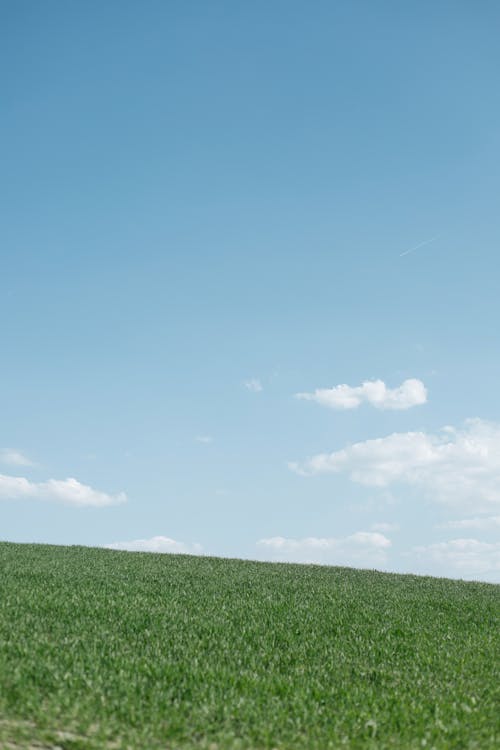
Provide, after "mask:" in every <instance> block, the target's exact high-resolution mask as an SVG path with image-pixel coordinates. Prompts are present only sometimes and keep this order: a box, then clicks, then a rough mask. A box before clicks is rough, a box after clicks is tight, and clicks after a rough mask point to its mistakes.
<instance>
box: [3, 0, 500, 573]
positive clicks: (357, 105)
mask: <svg viewBox="0 0 500 750" xmlns="http://www.w3.org/2000/svg"><path fill="white" fill-rule="evenodd" d="M499 34H500V8H499V5H498V3H496V2H488V1H487V0H485V2H481V3H470V2H461V1H458V2H456V1H453V2H452V1H451V0H450V1H449V2H446V1H443V2H430V1H429V2H427V1H426V0H424V2H419V3H413V4H408V3H398V2H395V1H391V2H389V1H387V0H381V2H377V3H373V2H368V1H365V2H363V1H356V2H350V1H349V2H347V1H346V2H335V3H333V2H321V1H318V2H313V3H309V2H293V1H292V2H290V1H287V2H278V1H274V0H271V2H259V1H257V2H252V3H242V2H239V3H238V2H236V3H235V2H217V1H216V2H210V3H207V2H190V1H188V2H174V1H172V2H159V1H158V2H156V1H153V0H146V1H145V2H140V3H139V2H124V1H122V0H120V2H118V1H113V0H109V1H108V2H104V3H103V2H93V1H91V2H71V3H68V2H61V1H56V0H51V1H50V2H46V3H40V2H34V1H33V2H25V1H23V0H19V1H16V2H12V1H8V0H6V1H4V2H2V3H0V70H1V73H0V83H1V102H2V114H1V118H0V135H1V138H0V163H1V181H0V190H1V196H0V198H1V200H0V212H1V216H0V261H1V263H0V325H1V336H0V356H1V368H0V384H1V387H0V407H1V408H0V414H1V421H0V460H1V462H2V463H1V464H0V538H1V539H4V540H10V541H38V542H50V543H57V544H87V545H110V544H117V543H118V544H119V545H120V546H128V547H130V548H144V549H162V550H166V551H194V552H199V551H202V552H203V553H206V554H217V555H230V556H236V557H248V558H259V559H283V560H297V561H318V562H325V563H332V564H348V565H359V566H368V567H377V568H380V569H385V570H397V571H412V572H418V573H432V574H435V575H448V576H454V577H465V578H480V579H484V580H496V581H498V580H500V541H499V539H500V399H499V392H500V387H499V383H500V349H499V346H498V342H499V334H498V330H499V324H500V303H499V295H500V262H499V244H500V219H499V216H500V214H499V189H500V169H499V167H500V163H499V162H500V158H499V156H500V128H499V122H500V87H499V85H498V80H499V75H500V46H499V44H498V39H499ZM408 251H410V252H408ZM407 380H411V381H420V385H417V386H416V388H417V391H418V389H419V388H420V391H418V392H419V393H420V397H417V396H415V393H417V391H415V393H414V392H413V390H411V388H412V386H411V384H410V386H407V385H404V383H405V381H407ZM372 381H383V384H385V390H384V387H383V385H381V384H378V385H377V384H375V386H373V383H372ZM366 382H368V383H369V385H368V386H366V387H363V386H362V384H363V383H366ZM340 385H345V386H348V388H344V389H340V390H339V389H337V386H340ZM422 388H423V391H422ZM350 389H358V390H350ZM377 389H378V390H377ZM394 389H400V390H399V391H394ZM372 391H373V393H372ZM375 391H376V393H375ZM393 391H394V392H393ZM374 393H375V395H373V394H374ZM422 393H423V394H424V395H423V396H422ZM297 394H303V395H302V397H297ZM304 394H305V395H304ZM417 395H418V394H417ZM353 403H355V405H354V406H353V405H352V404H353ZM443 427H448V428H450V429H448V430H447V431H442V428H443ZM391 436H392V438H391ZM376 439H378V442H373V441H375V440H376ZM318 457H319V458H318ZM321 457H323V458H321ZM68 478H71V479H72V480H74V481H72V482H67V481H66V480H68ZM121 493H123V494H121ZM137 540H142V541H141V542H138V541H137Z"/></svg>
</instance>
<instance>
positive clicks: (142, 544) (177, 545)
mask: <svg viewBox="0 0 500 750" xmlns="http://www.w3.org/2000/svg"><path fill="white" fill-rule="evenodd" d="M105 546H106V548H107V549H123V550H128V551H129V552H170V553H172V554H181V555H201V553H202V551H203V548H202V546H201V544H186V543H185V542H176V540H175V539H170V538H169V537H168V536H153V537H151V539H134V540H132V541H129V542H113V544H106V545H105Z"/></svg>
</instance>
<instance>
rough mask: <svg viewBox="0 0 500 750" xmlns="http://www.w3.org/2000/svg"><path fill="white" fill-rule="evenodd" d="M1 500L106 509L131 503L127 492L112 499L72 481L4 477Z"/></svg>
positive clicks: (0, 492) (0, 489) (104, 493)
mask: <svg viewBox="0 0 500 750" xmlns="http://www.w3.org/2000/svg"><path fill="white" fill-rule="evenodd" d="M0 500H47V501H53V502H60V503H64V504H65V505H73V506H75V507H81V508H83V507H93V508H103V507H105V506H108V505H121V504H122V503H125V502H126V501H127V496H126V494H125V493H124V492H120V493H118V494H117V495H108V494H107V493H106V492H100V491H99V490H94V489H93V488H92V487H89V486H88V485H86V484H82V483H81V482H79V481H78V480H77V479H74V478H72V477H69V478H68V479H49V480H47V481H46V482H31V481H30V480H29V479H26V478H25V477H13V476H8V475H6V474H0Z"/></svg>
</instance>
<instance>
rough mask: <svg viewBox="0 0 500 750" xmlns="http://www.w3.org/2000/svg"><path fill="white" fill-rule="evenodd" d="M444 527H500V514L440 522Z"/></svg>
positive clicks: (486, 528)
mask: <svg viewBox="0 0 500 750" xmlns="http://www.w3.org/2000/svg"><path fill="white" fill-rule="evenodd" d="M439 528H442V529H443V528H444V529H478V530H481V531H490V530H494V529H500V516H475V517H474V518H462V519H460V520H458V521H448V522H447V523H443V524H440V526H439Z"/></svg>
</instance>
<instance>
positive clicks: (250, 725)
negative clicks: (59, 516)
mask: <svg viewBox="0 0 500 750" xmlns="http://www.w3.org/2000/svg"><path fill="white" fill-rule="evenodd" d="M499 612H500V587H498V586H494V585H491V584H481V583H464V582H459V581H450V580H445V579H436V578H423V577H416V576H400V575H392V574H387V573H377V572H372V571H359V570H352V569H347V568H326V567H316V566H305V565H279V564H269V563H255V562H247V561H239V560H222V559H216V558H202V557H188V556H177V555H176V556H174V555H152V554H147V553H129V552H116V551H111V550H102V549H101V550H100V549H89V548H83V547H52V546H44V545H16V544H8V543H2V544H0V747H2V748H31V747H33V748H34V747H56V746H57V747H59V748H64V749H68V750H69V749H70V748H72V749H73V750H75V749H76V748H95V749H96V750H98V749H100V748H134V749H135V748H141V750H153V749H156V748H165V749H166V748H172V749H174V748H178V749H179V750H181V749H183V748H207V750H208V748H210V749H212V750H216V749H217V750H223V749H224V748H241V749H242V750H243V749H244V748H255V749H257V748H290V749H294V748H307V749H311V750H315V749H317V750H326V749H327V748H419V749H420V750H421V748H437V749H440V748H450V749H453V750H456V749H457V748H477V749H478V750H488V749H489V748H498V747H500V726H499V721H500V719H499V717H500V710H499V709H500V691H499V679H498V677H499V675H498V664H499V657H500V652H499V628H498V626H499Z"/></svg>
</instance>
